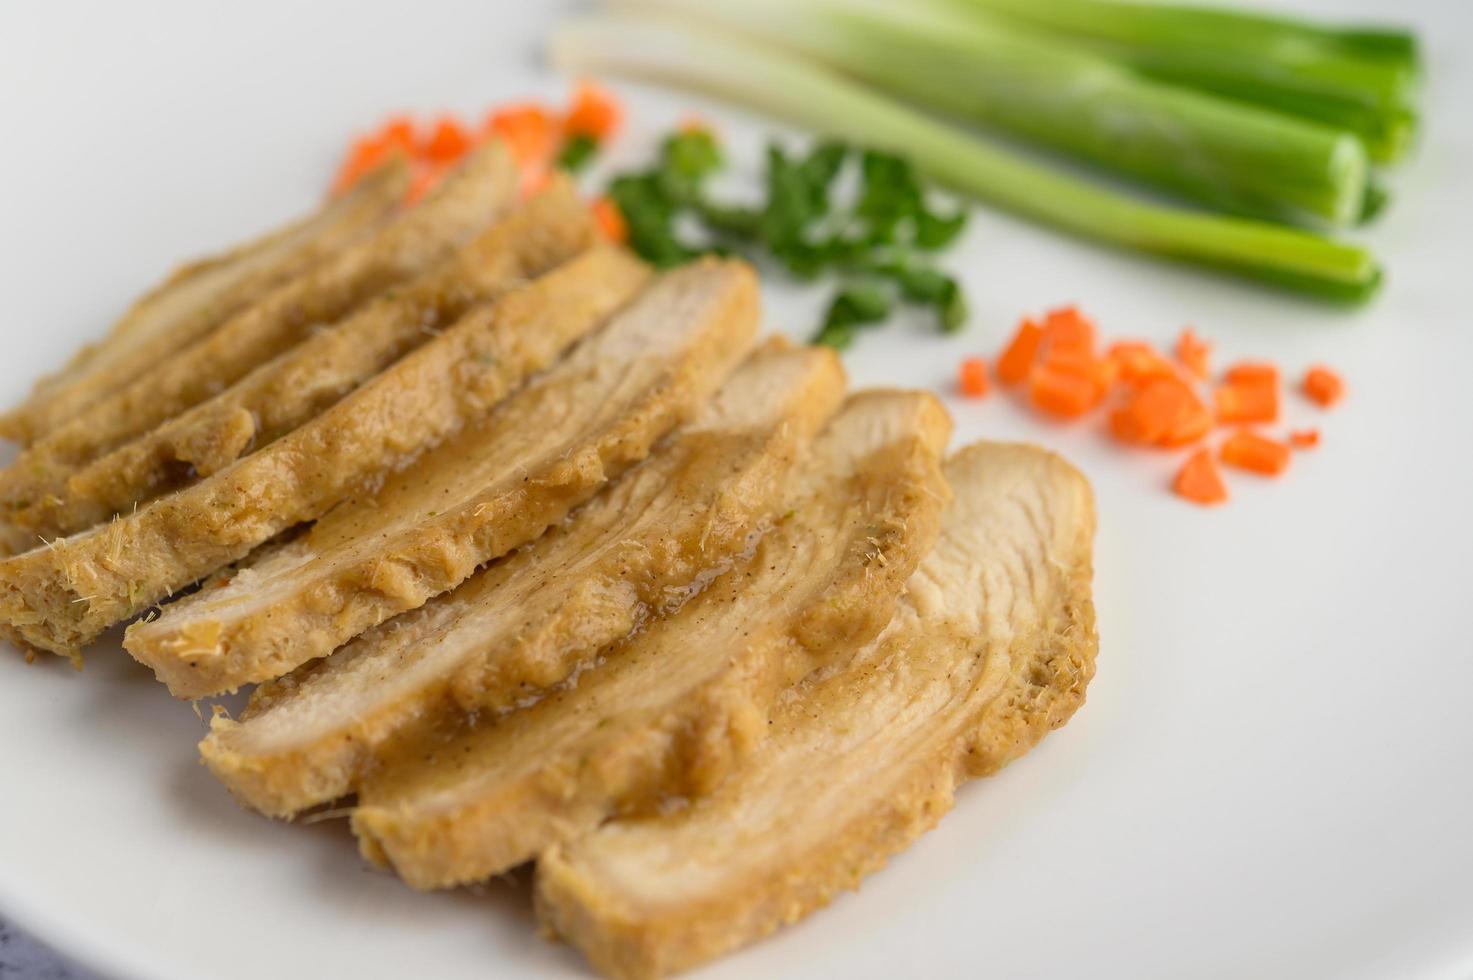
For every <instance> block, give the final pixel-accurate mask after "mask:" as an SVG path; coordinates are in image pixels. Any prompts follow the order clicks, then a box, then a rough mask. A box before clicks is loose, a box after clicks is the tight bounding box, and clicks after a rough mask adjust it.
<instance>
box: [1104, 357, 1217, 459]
mask: <svg viewBox="0 0 1473 980" xmlns="http://www.w3.org/2000/svg"><path fill="white" fill-rule="evenodd" d="M1211 427H1212V415H1211V414H1210V413H1209V412H1208V411H1207V406H1206V405H1204V404H1203V403H1202V399H1201V398H1199V397H1198V395H1197V393H1196V392H1195V391H1193V390H1192V386H1191V385H1189V384H1187V382H1186V381H1185V380H1183V379H1182V378H1181V377H1179V376H1175V375H1169V376H1161V377H1156V378H1151V379H1150V380H1149V381H1146V382H1145V383H1143V384H1141V385H1140V386H1138V387H1135V388H1133V389H1131V390H1130V393H1129V395H1128V396H1127V397H1126V399H1125V401H1124V402H1123V403H1122V404H1121V405H1120V407H1119V408H1117V409H1116V410H1115V411H1114V412H1112V413H1111V414H1110V431H1111V432H1113V433H1114V434H1115V437H1116V438H1117V439H1119V440H1120V441H1122V442H1129V443H1135V444H1136V445H1142V446H1163V447H1166V448H1172V447H1175V446H1185V445H1187V444H1189V443H1193V442H1196V441H1197V440H1198V439H1201V438H1202V437H1203V436H1204V435H1206V434H1207V431H1208V430H1209V429H1210V428H1211Z"/></svg>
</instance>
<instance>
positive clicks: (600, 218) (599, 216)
mask: <svg viewBox="0 0 1473 980" xmlns="http://www.w3.org/2000/svg"><path fill="white" fill-rule="evenodd" d="M593 220H594V222H595V223H596V224H597V225H598V230H599V231H600V232H601V233H602V234H603V236H604V237H605V238H607V239H608V240H609V241H611V242H614V243H616V244H619V245H623V244H625V243H627V242H628V241H629V223H628V222H627V221H625V220H624V212H622V211H620V210H619V205H617V204H615V203H614V202H613V200H612V199H610V198H607V197H600V198H599V199H597V200H596V201H594V202H593Z"/></svg>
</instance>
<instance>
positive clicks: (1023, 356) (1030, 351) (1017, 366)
mask: <svg viewBox="0 0 1473 980" xmlns="http://www.w3.org/2000/svg"><path fill="white" fill-rule="evenodd" d="M1042 340H1043V328H1042V327H1040V326H1039V325H1038V324H1037V323H1035V322H1034V321H1033V320H1031V319H1029V318H1027V317H1024V318H1023V322H1022V323H1019V324H1018V332H1017V333H1015V334H1014V335H1013V339H1012V340H1011V341H1010V342H1009V343H1008V346H1007V349H1006V350H1004V351H1003V352H1002V356H1000V357H999V358H998V359H997V377H998V380H999V381H1001V382H1002V383H1003V384H1010V385H1011V384H1017V383H1018V382H1020V381H1023V380H1025V379H1027V377H1028V372H1029V371H1030V370H1032V368H1033V362H1034V361H1035V360H1036V359H1037V358H1038V345H1039V344H1040V343H1041V342H1042Z"/></svg>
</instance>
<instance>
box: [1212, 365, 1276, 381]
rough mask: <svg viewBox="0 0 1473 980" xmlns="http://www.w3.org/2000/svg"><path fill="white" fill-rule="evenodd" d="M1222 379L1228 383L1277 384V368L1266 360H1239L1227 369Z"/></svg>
mask: <svg viewBox="0 0 1473 980" xmlns="http://www.w3.org/2000/svg"><path fill="white" fill-rule="evenodd" d="M1223 380H1225V381H1226V382H1228V384H1268V385H1275V386H1277V385H1278V383H1279V369H1278V367H1277V366H1276V365H1273V364H1269V363H1268V362H1267V361H1239V362H1238V363H1236V364H1234V365H1233V366H1232V367H1230V368H1228V369H1227V372H1226V373H1225V374H1224V375H1223Z"/></svg>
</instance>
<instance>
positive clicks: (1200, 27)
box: [948, 0, 1421, 163]
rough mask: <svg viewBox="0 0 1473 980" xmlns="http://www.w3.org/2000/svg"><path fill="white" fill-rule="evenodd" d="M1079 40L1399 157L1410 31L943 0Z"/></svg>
mask: <svg viewBox="0 0 1473 980" xmlns="http://www.w3.org/2000/svg"><path fill="white" fill-rule="evenodd" d="M948 3H949V5H950V6H951V7H953V9H955V10H957V11H958V12H966V13H970V14H971V15H973V16H976V17H978V18H979V19H983V20H987V21H991V22H994V23H995V22H996V20H997V18H998V17H1003V18H1006V19H1009V20H1011V21H1012V22H1014V23H1016V24H1023V25H1027V26H1029V27H1032V28H1035V29H1043V30H1046V31H1049V32H1051V33H1053V34H1055V35H1056V36H1059V37H1062V38H1069V39H1073V40H1075V41H1082V42H1086V43H1089V44H1092V45H1094V46H1096V48H1097V49H1098V50H1099V51H1100V52H1102V53H1104V54H1106V55H1108V56H1109V57H1111V58H1112V59H1115V60H1118V61H1120V62H1121V63H1123V64H1128V65H1130V66H1132V67H1134V68H1135V69H1137V70H1138V71H1140V72H1142V73H1144V74H1146V75H1149V76H1151V77H1154V78H1157V79H1160V80H1162V81H1167V82H1171V83H1173V84H1178V85H1184V86H1189V87H1193V88H1196V89H1199V90H1202V91H1206V92H1212V93H1215V94H1218V95H1222V96H1225V97H1228V98H1233V99H1239V100H1243V101H1246V102H1251V103H1255V104H1258V105H1261V106H1264V107H1266V108H1272V109H1276V110H1278V111H1281V112H1285V113H1291V114H1293V115H1296V116H1300V117H1303V118H1306V119H1314V120H1318V121H1319V122H1322V123H1325V124H1327V125H1332V126H1338V127H1342V128H1346V129H1350V130H1352V131H1354V132H1355V133H1356V134H1357V135H1358V136H1360V138H1361V139H1362V141H1363V142H1364V143H1365V145H1366V148H1367V150H1368V151H1369V153H1370V156H1371V158H1372V159H1373V160H1374V161H1376V162H1378V163H1390V162H1394V161H1395V160H1397V159H1399V158H1400V157H1401V156H1403V155H1404V153H1405V151H1406V150H1407V148H1408V146H1409V145H1410V143H1411V140H1412V138H1413V136H1414V134H1415V130H1416V119H1417V117H1416V110H1415V99H1416V95H1417V90H1418V88H1419V82H1420V79H1421V61H1420V53H1419V51H1418V47H1417V41H1416V37H1415V35H1413V34H1412V33H1411V32H1409V31H1406V30H1402V29H1398V28H1393V27H1350V28H1335V27H1327V26H1323V25H1320V24H1314V23H1310V22H1308V21H1305V20H1302V19H1297V18H1291V17H1283V16H1272V15H1264V14H1256V13H1247V12H1243V11H1239V10H1226V9H1218V8H1211V7H1198V6H1184V5H1178V4H1167V3H1139V2H1130V0H948Z"/></svg>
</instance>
